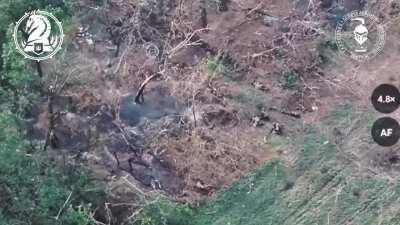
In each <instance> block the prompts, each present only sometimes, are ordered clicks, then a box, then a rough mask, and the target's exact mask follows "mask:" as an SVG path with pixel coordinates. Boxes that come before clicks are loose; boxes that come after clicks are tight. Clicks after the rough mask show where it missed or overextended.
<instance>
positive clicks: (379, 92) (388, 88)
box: [371, 84, 400, 113]
mask: <svg viewBox="0 0 400 225" xmlns="http://www.w3.org/2000/svg"><path fill="white" fill-rule="evenodd" d="M371 101H372V105H373V106H374V107H375V109H376V110H377V111H378V112H380V113H392V112H394V111H396V110H397V109H398V108H399V106H400V91H399V89H397V88H396V87H395V86H393V85H391V84H382V85H379V86H378V87H377V88H376V89H375V90H374V92H373V93H372V96H371Z"/></svg>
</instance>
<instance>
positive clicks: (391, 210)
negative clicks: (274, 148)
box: [138, 105, 400, 225]
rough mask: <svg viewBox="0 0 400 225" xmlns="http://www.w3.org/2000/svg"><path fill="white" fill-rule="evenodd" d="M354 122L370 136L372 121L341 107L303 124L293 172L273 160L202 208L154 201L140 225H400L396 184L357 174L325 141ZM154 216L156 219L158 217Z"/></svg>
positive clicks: (337, 149)
mask: <svg viewBox="0 0 400 225" xmlns="http://www.w3.org/2000/svg"><path fill="white" fill-rule="evenodd" d="M360 115H362V116H360ZM355 117H357V118H358V120H355ZM355 121H356V122H357V121H358V123H359V124H358V128H355V129H353V131H352V132H353V133H362V132H364V133H365V134H366V135H368V132H367V131H368V130H369V126H370V122H371V121H372V120H371V117H370V115H369V114H368V113H362V112H358V111H357V110H355V109H353V108H352V106H351V105H343V106H340V107H338V108H337V109H336V110H334V111H333V112H332V113H331V114H330V115H329V116H328V117H326V119H325V120H324V122H323V123H322V124H319V125H318V126H305V127H304V135H302V136H301V137H298V138H296V139H292V141H293V143H294V144H295V145H296V146H297V152H298V158H297V160H296V163H295V165H294V166H293V167H290V168H289V167H288V166H285V165H284V164H283V163H282V162H280V161H273V162H269V163H268V164H266V165H265V166H262V167H261V168H259V169H257V170H255V171H253V172H251V173H250V174H247V175H246V176H244V177H242V178H241V179H240V180H239V181H238V182H236V183H234V184H233V185H232V186H230V187H229V188H228V189H226V190H224V191H221V192H220V193H219V194H218V195H217V197H216V198H215V199H214V200H212V201H210V202H207V203H204V204H202V205H200V206H182V205H175V204H172V205H171V204H169V205H168V203H166V202H164V203H163V206H160V204H159V203H155V204H153V205H151V207H149V209H151V213H149V212H150V211H148V210H149V209H146V210H145V211H144V212H145V213H144V214H143V215H145V216H143V217H142V218H147V221H146V222H147V223H142V222H143V221H144V220H143V221H138V223H139V224H171V225H172V224H174V225H177V224H182V225H183V224H186V225H188V224H193V225H204V224H210V225H273V224H274V225H275V224H280V225H294V224H296V225H314V224H315V225H317V224H318V225H322V224H324V225H325V224H329V225H333V224H354V225H366V224H379V225H395V224H400V211H399V207H400V204H399V200H400V188H399V186H398V184H390V183H389V182H388V181H386V180H385V179H383V178H380V177H379V176H370V175H368V173H366V172H365V173H363V171H362V170H361V171H360V170H356V169H355V168H354V165H353V164H352V163H350V162H349V161H347V160H346V159H345V157H344V153H343V152H342V151H341V150H339V149H340V148H339V147H338V146H337V144H334V143H332V142H333V141H332V140H329V139H328V138H327V137H329V136H330V134H331V132H333V130H337V129H339V130H343V131H344V130H345V129H348V127H350V126H353V125H354V123H355ZM332 124H336V126H332ZM328 125H331V126H332V128H329V127H328ZM351 138H352V136H351V135H350V136H347V137H346V139H348V140H343V142H346V141H352V140H350V139H351ZM166 205H168V206H166ZM182 207H183V208H185V209H186V210H182ZM154 209H157V210H154ZM167 209H168V210H167ZM173 209H175V210H173ZM182 212H183V213H182ZM169 213H173V215H174V216H172V217H171V215H170V214H169ZM155 215H157V216H156V218H157V219H154V218H155V217H154V216H155ZM170 218H174V220H171V219H170ZM177 218H178V219H177ZM152 219H153V220H152Z"/></svg>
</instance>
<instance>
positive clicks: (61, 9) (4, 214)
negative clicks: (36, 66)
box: [0, 0, 104, 225]
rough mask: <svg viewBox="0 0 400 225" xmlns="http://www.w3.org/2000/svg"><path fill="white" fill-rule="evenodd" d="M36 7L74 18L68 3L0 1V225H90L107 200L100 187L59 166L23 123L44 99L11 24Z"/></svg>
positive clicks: (80, 170)
mask: <svg viewBox="0 0 400 225" xmlns="http://www.w3.org/2000/svg"><path fill="white" fill-rule="evenodd" d="M37 8H39V9H43V8H45V9H48V10H52V12H54V13H57V16H60V17H61V18H63V17H65V18H66V20H67V18H68V17H69V16H70V15H69V14H68V12H69V11H68V10H67V9H69V6H68V5H67V4H66V2H65V1H54V0H53V1H39V0H31V1H26V0H24V1H22V0H17V1H5V0H0V11H1V12H2V14H1V15H0V21H1V22H2V23H1V25H0V37H5V38H4V39H0V44H1V46H2V48H1V51H2V61H1V69H0V109H1V110H0V224H1V225H22V224H23V225H25V224H31V225H57V224H63V225H89V224H91V222H90V221H91V220H90V218H89V213H88V212H89V210H91V207H92V206H95V205H97V204H99V203H101V201H102V199H103V196H104V194H103V193H104V192H103V190H102V188H101V185H100V186H99V187H100V188H98V187H97V186H98V185H97V184H94V183H93V182H92V180H91V178H90V175H89V174H88V173H87V172H85V170H84V169H83V168H72V167H70V166H66V167H65V168H61V167H59V166H58V165H56V164H55V163H54V162H53V161H51V160H50V159H49V158H48V157H47V154H46V152H43V151H42V150H41V149H40V148H39V147H38V146H35V145H34V144H32V143H28V141H27V140H26V139H25V137H24V135H25V132H24V131H23V124H24V118H25V115H26V112H27V111H28V110H30V109H31V108H32V106H33V105H34V104H35V103H36V102H37V99H38V96H39V95H40V86H39V84H40V80H39V77H38V76H37V75H36V73H35V72H33V71H34V70H33V69H32V65H31V62H29V61H28V60H25V59H24V58H23V57H22V56H21V55H20V54H18V53H17V52H16V50H15V46H14V43H13V41H12V38H11V37H12V36H11V31H12V28H13V27H12V25H11V24H12V23H13V22H14V21H16V20H17V19H18V18H19V17H20V16H22V15H23V13H24V12H25V11H27V10H31V9H37ZM3 35H4V36H3ZM89 203H90V204H91V205H90V204H89Z"/></svg>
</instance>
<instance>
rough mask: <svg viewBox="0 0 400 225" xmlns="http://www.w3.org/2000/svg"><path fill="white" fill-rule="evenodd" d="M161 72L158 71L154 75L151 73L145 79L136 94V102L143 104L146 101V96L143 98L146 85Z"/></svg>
mask: <svg viewBox="0 0 400 225" xmlns="http://www.w3.org/2000/svg"><path fill="white" fill-rule="evenodd" d="M159 75H160V74H158V73H156V74H154V75H151V76H150V77H148V78H146V80H145V81H143V83H142V84H141V85H140V87H139V90H138V91H137V92H136V96H135V103H136V104H142V103H143V102H144V98H143V91H144V89H145V87H146V85H147V84H148V83H149V82H150V81H151V80H152V79H154V78H156V77H157V76H159Z"/></svg>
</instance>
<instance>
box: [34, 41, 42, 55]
mask: <svg viewBox="0 0 400 225" xmlns="http://www.w3.org/2000/svg"><path fill="white" fill-rule="evenodd" d="M33 52H34V53H35V54H36V55H40V54H42V53H43V43H34V45H33Z"/></svg>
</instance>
